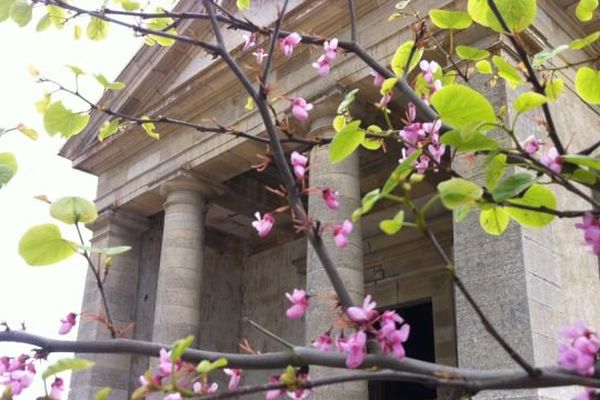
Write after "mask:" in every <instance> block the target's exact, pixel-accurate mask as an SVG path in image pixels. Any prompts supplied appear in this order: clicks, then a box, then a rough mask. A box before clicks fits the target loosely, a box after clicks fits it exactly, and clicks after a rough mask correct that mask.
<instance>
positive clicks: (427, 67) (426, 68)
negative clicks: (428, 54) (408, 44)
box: [419, 60, 440, 84]
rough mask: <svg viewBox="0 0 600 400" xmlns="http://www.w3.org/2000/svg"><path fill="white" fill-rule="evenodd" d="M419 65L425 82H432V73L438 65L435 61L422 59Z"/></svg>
mask: <svg viewBox="0 0 600 400" xmlns="http://www.w3.org/2000/svg"><path fill="white" fill-rule="evenodd" d="M419 67H421V72H422V73H423V77H424V78H425V82H427V83H428V84H432V83H433V81H434V77H433V74H434V73H435V71H437V69H438V68H439V67H440V65H439V64H438V63H436V62H435V61H431V62H429V61H425V60H423V61H421V62H420V63H419Z"/></svg>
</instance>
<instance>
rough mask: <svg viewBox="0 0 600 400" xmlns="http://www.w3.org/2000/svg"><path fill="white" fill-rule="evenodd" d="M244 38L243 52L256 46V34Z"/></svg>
mask: <svg viewBox="0 0 600 400" xmlns="http://www.w3.org/2000/svg"><path fill="white" fill-rule="evenodd" d="M242 36H243V37H244V47H243V49H242V50H244V51H246V50H248V49H249V48H251V47H254V46H256V34H255V33H251V34H249V35H246V34H244V35H242Z"/></svg>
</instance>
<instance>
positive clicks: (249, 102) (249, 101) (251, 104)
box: [244, 96, 254, 111]
mask: <svg viewBox="0 0 600 400" xmlns="http://www.w3.org/2000/svg"><path fill="white" fill-rule="evenodd" d="M244 108H245V109H246V110H248V111H252V110H254V99H253V98H252V97H251V96H248V98H247V99H246V105H245V106H244Z"/></svg>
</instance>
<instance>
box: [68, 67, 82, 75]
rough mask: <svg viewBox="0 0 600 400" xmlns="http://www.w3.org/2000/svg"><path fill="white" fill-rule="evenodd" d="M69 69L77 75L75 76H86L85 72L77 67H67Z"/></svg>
mask: <svg viewBox="0 0 600 400" xmlns="http://www.w3.org/2000/svg"><path fill="white" fill-rule="evenodd" d="M67 68H69V69H70V70H71V72H73V73H74V74H75V76H79V75H85V71H84V70H82V69H81V68H79V67H78V66H75V65H67Z"/></svg>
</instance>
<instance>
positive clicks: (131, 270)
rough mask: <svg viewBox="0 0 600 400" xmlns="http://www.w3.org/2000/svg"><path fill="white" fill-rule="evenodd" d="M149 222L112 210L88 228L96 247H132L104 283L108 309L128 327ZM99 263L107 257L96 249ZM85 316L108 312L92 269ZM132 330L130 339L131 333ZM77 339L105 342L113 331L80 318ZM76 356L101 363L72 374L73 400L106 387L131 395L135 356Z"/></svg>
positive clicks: (116, 320) (122, 396)
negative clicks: (144, 233)
mask: <svg viewBox="0 0 600 400" xmlns="http://www.w3.org/2000/svg"><path fill="white" fill-rule="evenodd" d="M149 226H150V225H149V222H148V221H147V220H146V219H145V218H142V217H139V216H137V215H134V214H131V213H127V212H123V211H120V210H119V211H116V212H115V211H107V212H104V213H102V214H101V215H100V216H99V218H98V219H97V220H96V221H95V222H94V223H93V224H91V225H90V226H89V228H90V229H91V230H92V231H93V232H94V236H93V239H92V246H94V247H111V246H120V245H128V246H131V250H130V251H128V252H126V253H123V254H120V255H117V256H113V257H112V264H111V267H110V270H109V274H108V277H107V280H106V283H105V284H104V290H105V293H106V297H107V301H108V306H109V311H110V314H111V317H112V319H113V322H114V323H115V324H116V325H117V326H119V327H126V326H127V325H128V324H129V323H131V322H132V321H134V319H135V307H136V295H137V282H138V263H139V253H140V238H141V236H142V233H143V232H144V231H145V230H146V229H148V227H149ZM91 256H92V260H93V262H94V265H96V266H98V265H100V266H102V267H103V266H104V260H105V258H104V256H101V255H99V254H98V253H92V255H91ZM82 314H83V315H87V316H98V315H104V308H103V305H102V300H101V297H100V293H99V292H98V288H97V287H96V280H95V278H94V275H93V274H92V272H91V271H89V270H88V274H87V277H86V282H85V291H84V296H83V305H82ZM131 332H132V330H131V329H130V330H129V331H128V332H127V334H126V335H125V336H126V337H130V336H131ZM77 338H78V340H106V339H110V333H109V331H108V329H107V328H106V326H104V325H102V324H99V323H98V322H97V321H94V320H90V319H85V318H81V319H80V324H79V331H78V336H77ZM76 356H77V357H81V358H85V359H88V360H92V361H95V362H96V365H95V366H94V367H93V368H91V369H88V370H86V371H82V372H77V373H75V374H73V377H72V378H71V391H70V392H69V399H72V400H77V399H92V398H94V395H95V393H96V392H97V391H98V390H100V389H102V388H103V387H105V386H110V387H111V388H112V392H111V393H112V394H111V399H122V400H125V399H127V398H128V396H129V369H130V365H131V356H129V355H126V354H110V355H109V354H106V355H104V354H98V355H94V354H77V355H76Z"/></svg>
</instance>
